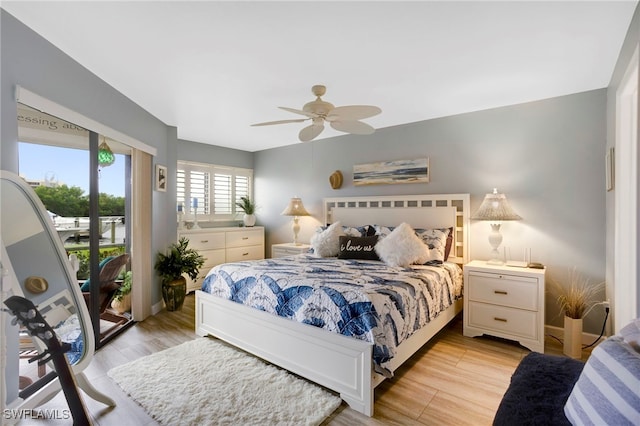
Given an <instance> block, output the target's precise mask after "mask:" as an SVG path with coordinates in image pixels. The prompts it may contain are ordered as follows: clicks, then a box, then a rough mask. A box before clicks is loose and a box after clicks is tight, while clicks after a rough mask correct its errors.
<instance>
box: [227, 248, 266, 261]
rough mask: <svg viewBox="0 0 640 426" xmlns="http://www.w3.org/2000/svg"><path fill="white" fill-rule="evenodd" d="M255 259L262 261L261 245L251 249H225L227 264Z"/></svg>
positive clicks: (262, 249)
mask: <svg viewBox="0 0 640 426" xmlns="http://www.w3.org/2000/svg"><path fill="white" fill-rule="evenodd" d="M255 259H264V248H263V247H262V245H259V246H251V247H232V248H228V249H227V262H238V261H240V260H255Z"/></svg>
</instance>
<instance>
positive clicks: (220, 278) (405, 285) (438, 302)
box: [202, 254, 462, 377]
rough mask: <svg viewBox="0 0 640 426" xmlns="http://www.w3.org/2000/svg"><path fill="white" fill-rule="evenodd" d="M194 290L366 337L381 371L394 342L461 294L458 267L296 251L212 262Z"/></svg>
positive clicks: (393, 350)
mask: <svg viewBox="0 0 640 426" xmlns="http://www.w3.org/2000/svg"><path fill="white" fill-rule="evenodd" d="M202 290H203V291H205V292H207V293H210V294H212V295H214V296H218V297H222V298H225V299H229V300H232V301H234V302H237V303H241V304H244V305H247V306H251V307H253V308H256V309H260V310H263V311H266V312H269V313H272V314H274V315H279V316H281V317H285V318H288V319H291V320H295V321H298V322H301V323H304V324H310V325H313V326H316V327H320V328H323V329H325V330H328V331H331V332H335V333H340V334H342V335H345V336H349V337H353V338H355V339H360V340H364V341H367V342H371V343H373V344H374V349H373V361H374V365H375V368H376V371H377V372H379V373H381V374H384V375H385V376H387V377H389V376H391V375H392V373H391V371H390V369H389V368H388V366H389V362H390V360H391V359H392V358H393V357H394V355H395V354H396V351H397V347H398V345H399V344H400V343H402V342H403V341H404V340H406V339H407V338H408V337H409V336H411V335H412V334H413V333H414V332H415V331H416V330H418V329H419V328H421V327H423V326H424V325H425V324H427V323H428V322H429V321H431V320H432V319H434V318H435V317H436V316H438V314H439V313H440V312H442V311H443V310H444V309H446V308H447V307H449V306H450V305H451V304H453V303H454V301H455V300H456V299H458V298H460V297H462V271H461V269H460V267H459V266H458V265H456V264H453V263H445V264H444V265H442V266H422V265H421V266H418V265H416V266H414V267H412V268H402V267H389V266H387V265H385V264H384V263H383V262H380V261H373V260H354V259H337V258H318V257H315V256H313V255H306V254H303V255H298V256H291V257H284V258H277V259H265V260H259V261H245V262H236V263H227V264H223V265H218V266H215V267H214V268H213V269H211V271H209V273H208V274H207V277H206V278H205V280H204V282H203V284H202Z"/></svg>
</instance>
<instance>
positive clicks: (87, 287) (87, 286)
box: [80, 256, 115, 292]
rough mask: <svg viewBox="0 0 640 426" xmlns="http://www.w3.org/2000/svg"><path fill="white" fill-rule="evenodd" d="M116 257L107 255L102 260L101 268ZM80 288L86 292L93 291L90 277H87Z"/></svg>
mask: <svg viewBox="0 0 640 426" xmlns="http://www.w3.org/2000/svg"><path fill="white" fill-rule="evenodd" d="M114 258H115V256H107V257H105V258H104V259H102V261H101V262H100V270H102V267H103V266H104V265H106V264H107V262H108V261H110V260H111V259H114ZM80 290H81V291H84V292H88V291H91V281H90V279H89V278H87V280H86V281H85V282H84V283H82V286H81V287H80Z"/></svg>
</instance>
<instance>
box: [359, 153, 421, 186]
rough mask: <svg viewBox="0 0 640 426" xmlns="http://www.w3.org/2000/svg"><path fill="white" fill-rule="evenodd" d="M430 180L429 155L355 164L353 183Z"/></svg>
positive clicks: (370, 183) (373, 183) (392, 182)
mask: <svg viewBox="0 0 640 426" xmlns="http://www.w3.org/2000/svg"><path fill="white" fill-rule="evenodd" d="M428 182H429V157H425V158H418V159H415V160H395V161H381V162H378V163H368V164H356V165H354V166H353V184H354V185H355V186H362V185H388V184H396V183H428Z"/></svg>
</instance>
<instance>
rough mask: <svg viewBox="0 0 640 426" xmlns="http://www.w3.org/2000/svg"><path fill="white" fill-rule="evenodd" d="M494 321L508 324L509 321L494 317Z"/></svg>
mask: <svg viewBox="0 0 640 426" xmlns="http://www.w3.org/2000/svg"><path fill="white" fill-rule="evenodd" d="M493 319H494V320H495V321H500V322H507V319H506V318H498V317H493Z"/></svg>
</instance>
